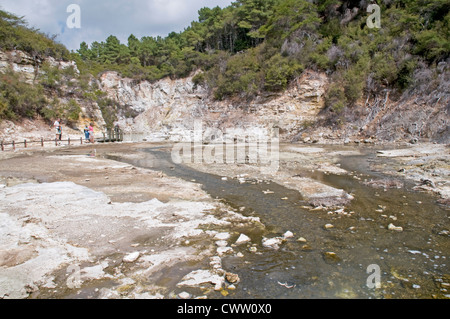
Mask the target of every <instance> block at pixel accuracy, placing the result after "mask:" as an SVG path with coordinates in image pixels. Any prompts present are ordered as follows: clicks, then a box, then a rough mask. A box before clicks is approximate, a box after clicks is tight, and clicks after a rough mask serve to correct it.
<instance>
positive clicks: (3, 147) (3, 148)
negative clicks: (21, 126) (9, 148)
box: [1, 140, 5, 152]
mask: <svg viewBox="0 0 450 319" xmlns="http://www.w3.org/2000/svg"><path fill="white" fill-rule="evenodd" d="M1 144H2V152H3V151H4V150H5V146H4V145H3V140H2V142H1Z"/></svg>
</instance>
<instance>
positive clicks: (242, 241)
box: [235, 234, 251, 245]
mask: <svg viewBox="0 0 450 319" xmlns="http://www.w3.org/2000/svg"><path fill="white" fill-rule="evenodd" d="M250 241H251V239H250V237H248V236H247V235H244V234H241V235H240V236H239V238H238V239H237V240H236V243H235V244H236V245H242V244H246V243H248V242H250Z"/></svg>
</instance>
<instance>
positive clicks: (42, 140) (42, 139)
mask: <svg viewBox="0 0 450 319" xmlns="http://www.w3.org/2000/svg"><path fill="white" fill-rule="evenodd" d="M41 146H42V147H44V138H43V137H41Z"/></svg>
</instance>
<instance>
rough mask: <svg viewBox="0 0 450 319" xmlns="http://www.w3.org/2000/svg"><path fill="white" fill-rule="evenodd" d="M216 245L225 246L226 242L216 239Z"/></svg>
mask: <svg viewBox="0 0 450 319" xmlns="http://www.w3.org/2000/svg"><path fill="white" fill-rule="evenodd" d="M216 245H217V246H218V247H226V246H227V245H228V242H227V241H226V240H218V241H216Z"/></svg>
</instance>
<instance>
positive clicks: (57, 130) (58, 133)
mask: <svg viewBox="0 0 450 319" xmlns="http://www.w3.org/2000/svg"><path fill="white" fill-rule="evenodd" d="M56 138H57V139H58V140H59V145H61V141H62V126H61V125H59V126H58V127H57V128H56Z"/></svg>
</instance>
